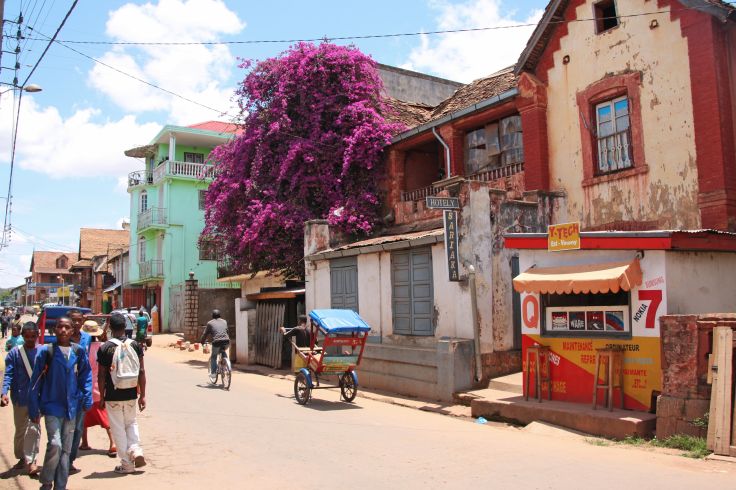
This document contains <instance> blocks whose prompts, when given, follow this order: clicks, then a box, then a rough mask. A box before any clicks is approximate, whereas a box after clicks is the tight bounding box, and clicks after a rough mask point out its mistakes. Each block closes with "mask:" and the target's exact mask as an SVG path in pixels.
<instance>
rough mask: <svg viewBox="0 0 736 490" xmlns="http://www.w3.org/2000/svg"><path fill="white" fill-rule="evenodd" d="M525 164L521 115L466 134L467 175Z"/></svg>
mask: <svg viewBox="0 0 736 490" xmlns="http://www.w3.org/2000/svg"><path fill="white" fill-rule="evenodd" d="M523 161H524V143H523V138H522V131H521V116H518V115H517V116H511V117H507V118H504V119H501V120H499V121H496V122H493V123H491V124H488V125H486V126H484V127H482V128H479V129H476V130H474V131H469V132H468V133H467V134H466V135H465V174H466V175H473V174H477V173H479V172H484V171H486V170H492V169H494V168H498V167H503V166H506V165H511V164H514V163H521V162H523Z"/></svg>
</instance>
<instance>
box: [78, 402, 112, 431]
mask: <svg viewBox="0 0 736 490" xmlns="http://www.w3.org/2000/svg"><path fill="white" fill-rule="evenodd" d="M95 425H100V426H102V428H103V429H109V428H110V421H109V420H108V419H107V410H104V409H100V406H99V405H98V404H96V403H95V404H94V405H92V408H90V409H89V410H88V411H87V413H86V414H84V426H85V427H94V426H95Z"/></svg>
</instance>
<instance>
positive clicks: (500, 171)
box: [465, 162, 524, 182]
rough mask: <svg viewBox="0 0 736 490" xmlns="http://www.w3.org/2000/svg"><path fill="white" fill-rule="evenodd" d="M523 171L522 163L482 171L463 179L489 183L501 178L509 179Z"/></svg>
mask: <svg viewBox="0 0 736 490" xmlns="http://www.w3.org/2000/svg"><path fill="white" fill-rule="evenodd" d="M523 170H524V162H518V163H511V164H509V165H504V166H503V167H498V168H493V169H490V170H484V171H483V172H478V173H475V174H473V175H468V176H467V177H465V178H466V179H468V180H476V181H480V182H490V181H492V180H498V179H501V178H503V177H511V176H512V175H514V174H518V173H519V172H521V171H523Z"/></svg>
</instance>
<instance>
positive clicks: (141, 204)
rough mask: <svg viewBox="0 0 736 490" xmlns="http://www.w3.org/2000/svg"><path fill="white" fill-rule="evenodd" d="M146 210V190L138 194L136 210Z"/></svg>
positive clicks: (142, 211)
mask: <svg viewBox="0 0 736 490" xmlns="http://www.w3.org/2000/svg"><path fill="white" fill-rule="evenodd" d="M146 211H148V192H146V191H141V194H140V196H138V212H139V213H144V212H146Z"/></svg>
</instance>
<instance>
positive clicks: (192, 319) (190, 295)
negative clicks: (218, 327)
mask: <svg viewBox="0 0 736 490" xmlns="http://www.w3.org/2000/svg"><path fill="white" fill-rule="evenodd" d="M198 314H199V283H198V281H197V280H196V279H188V280H186V281H184V340H186V341H189V342H198V341H199V338H198V337H197V335H198V334H199V328H198V321H197V319H198V318H197V317H198Z"/></svg>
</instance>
